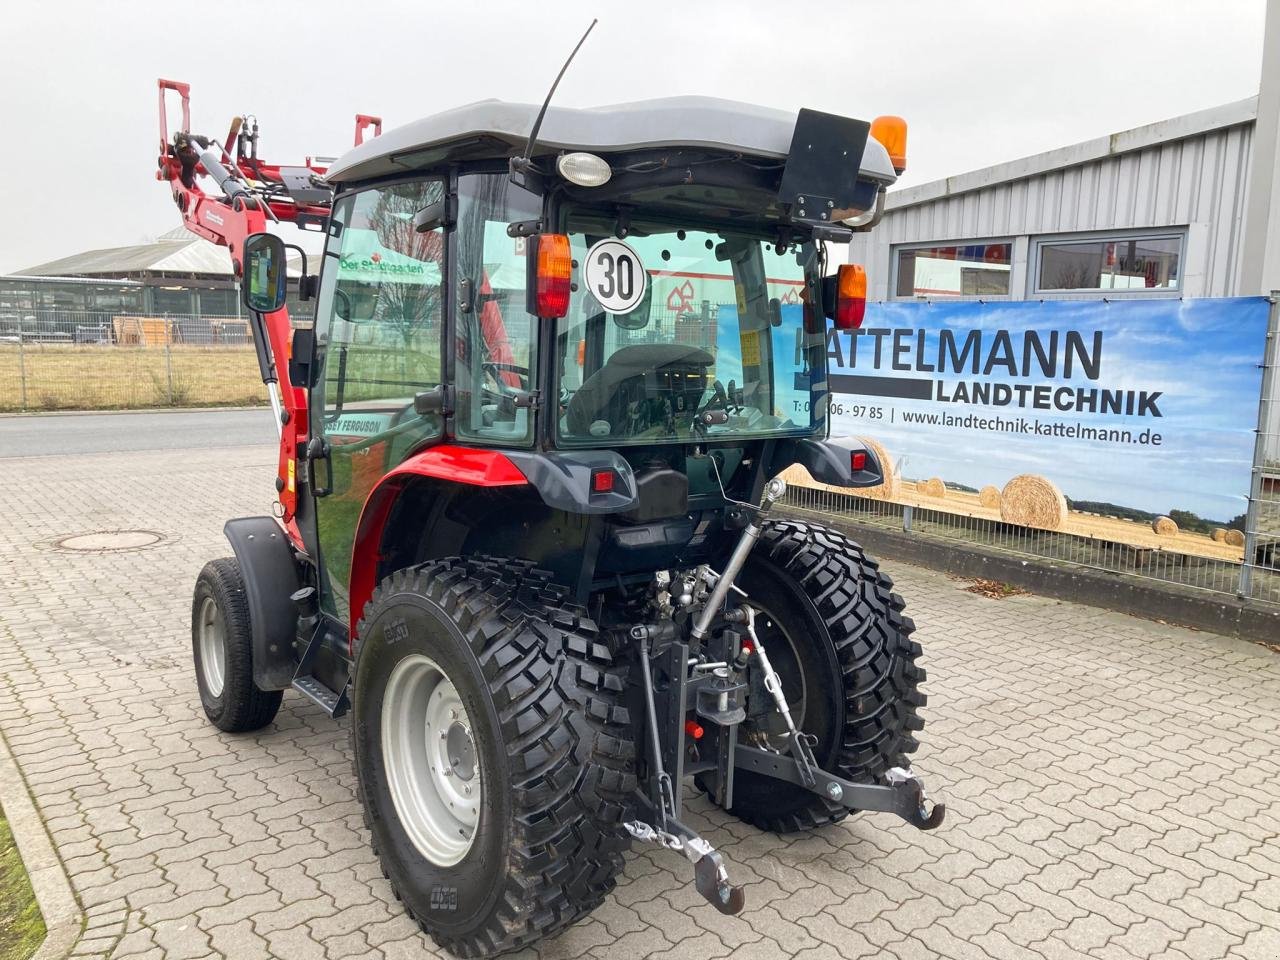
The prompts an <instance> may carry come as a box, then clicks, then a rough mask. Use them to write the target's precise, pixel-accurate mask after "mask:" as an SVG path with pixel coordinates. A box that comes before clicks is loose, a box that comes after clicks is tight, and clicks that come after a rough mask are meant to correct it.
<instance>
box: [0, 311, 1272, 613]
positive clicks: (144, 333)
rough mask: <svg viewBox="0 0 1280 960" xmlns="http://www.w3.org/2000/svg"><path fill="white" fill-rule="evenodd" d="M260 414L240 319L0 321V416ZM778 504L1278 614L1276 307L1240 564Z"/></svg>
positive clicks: (821, 502) (929, 514) (809, 491)
mask: <svg viewBox="0 0 1280 960" xmlns="http://www.w3.org/2000/svg"><path fill="white" fill-rule="evenodd" d="M265 402H266V392H265V389H264V388H263V386H262V384H261V382H260V379H259V375H258V368H257V361H256V359H255V357H254V351H253V343H252V338H251V334H250V332H249V327H248V324H247V323H246V321H245V320H244V319H243V318H241V317H211V316H201V315H186V316H175V315H165V316H156V315H143V314H133V315H129V316H120V315H110V314H102V313H94V312H85V313H75V312H68V311H51V312H48V313H39V312H38V313H37V314H35V315H28V316H25V317H22V318H21V319H18V318H12V317H0V412H20V411H48V410H111V409H130V408H145V407H181V406H229V405H249V404H262V403H265ZM1188 469H1194V465H1188ZM788 502H789V504H790V506H791V507H792V508H793V509H795V510H797V511H800V512H803V513H810V514H816V515H826V516H832V515H834V516H836V517H840V518H844V519H847V520H851V521H854V522H856V523H862V524H868V525H871V526H877V527H882V528H893V529H900V530H903V531H906V532H908V533H911V534H913V535H917V536H922V537H937V538H943V539H945V540H949V541H953V542H954V541H959V542H962V543H967V544H971V545H973V546H977V547H985V548H994V549H998V550H1002V551H1006V552H1010V553H1014V554H1017V555H1020V556H1027V557H1035V558H1040V559H1045V560H1051V561H1054V562H1058V563H1070V564H1077V565H1080V566H1086V567H1092V568H1095V569H1100V570H1109V571H1114V572H1117V573H1123V574H1127V575H1130V576H1138V577H1145V578H1148V579H1152V580H1159V581H1163V582H1167V583H1176V584H1180V585H1182V586H1186V587H1190V588H1194V589H1199V590H1208V591H1213V592H1218V593H1228V594H1234V595H1237V596H1240V597H1246V598H1250V599H1254V600H1260V601H1265V602H1269V603H1280V307H1278V306H1277V305H1275V304H1273V306H1272V309H1271V317H1270V324H1269V328H1268V336H1267V344H1266V350H1265V360H1264V363H1263V378H1262V395H1261V397H1260V402H1259V406H1258V422H1257V440H1256V445H1255V454H1254V468H1253V476H1252V482H1251V488H1250V491H1249V504H1248V509H1247V512H1246V515H1245V516H1246V520H1245V531H1244V533H1245V543H1244V545H1243V548H1242V551H1241V554H1242V558H1241V559H1238V560H1237V559H1222V558H1215V557H1211V556H1198V555H1195V554H1191V553H1181V552H1176V551H1173V550H1169V549H1165V548H1161V547H1147V546H1139V545H1133V544H1126V543H1123V542H1117V541H1112V540H1107V539H1101V538H1098V537H1089V536H1081V535H1076V534H1070V533H1063V532H1059V531H1048V530H1036V529H1030V528H1027V527H1019V526H1014V525H1012V524H1007V523H1002V522H1000V521H997V520H991V519H987V518H984V517H978V516H966V515H964V514H963V513H958V512H954V511H950V510H946V509H942V508H940V507H939V508H933V507H925V506H919V505H916V506H912V505H910V504H901V503H891V502H886V501H882V500H871V499H867V498H863V497H857V496H850V495H849V494H847V493H843V492H836V491H830V490H823V489H817V488H812V487H799V486H796V485H794V484H793V485H792V488H791V492H790V493H789V495H788Z"/></svg>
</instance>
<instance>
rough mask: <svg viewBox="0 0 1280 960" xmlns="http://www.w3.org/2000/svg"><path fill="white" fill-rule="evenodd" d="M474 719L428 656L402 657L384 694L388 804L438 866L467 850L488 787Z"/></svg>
mask: <svg viewBox="0 0 1280 960" xmlns="http://www.w3.org/2000/svg"><path fill="white" fill-rule="evenodd" d="M471 730H472V726H471V718H470V717H469V716H468V715H467V711H466V708H465V707H464V706H463V705H462V699H461V698H460V697H459V696H458V690H457V688H456V687H455V686H454V685H453V681H452V680H450V679H449V677H448V675H447V674H446V673H445V672H444V671H443V670H442V669H440V666H439V665H438V664H437V663H436V662H435V661H434V660H432V659H431V658H430V657H427V656H423V655H422V654H420V653H415V654H411V655H410V656H408V657H405V658H404V659H403V660H401V661H400V662H399V663H398V664H396V667H395V669H394V670H392V671H391V677H390V679H388V681H387V687H386V690H385V691H384V692H383V695H382V762H383V767H384V769H385V772H386V776H387V786H388V788H389V790H390V793H391V802H392V804H393V805H394V806H395V808H396V815H397V816H398V817H399V818H400V824H401V826H403V827H404V830H405V833H407V834H408V835H409V839H410V840H411V841H413V845H414V846H415V847H416V848H417V850H418V852H419V853H420V854H422V856H423V857H425V858H426V859H427V860H428V861H430V862H431V863H433V864H435V865H436V866H438V867H450V866H453V865H454V864H455V863H457V862H458V861H459V860H461V859H462V858H463V857H465V856H466V855H467V851H468V850H470V849H471V843H472V841H473V840H474V839H475V833H476V824H477V823H478V822H479V819H480V804H481V802H482V800H483V797H484V790H483V787H482V783H481V778H480V765H479V762H478V758H477V757H476V751H475V744H474V741H473V739H472V733H471Z"/></svg>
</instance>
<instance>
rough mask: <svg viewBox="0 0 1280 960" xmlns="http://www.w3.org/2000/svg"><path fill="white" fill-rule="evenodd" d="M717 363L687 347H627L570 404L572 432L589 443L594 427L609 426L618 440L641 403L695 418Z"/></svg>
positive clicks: (699, 350) (568, 413)
mask: <svg viewBox="0 0 1280 960" xmlns="http://www.w3.org/2000/svg"><path fill="white" fill-rule="evenodd" d="M715 362H716V361H715V357H713V356H712V355H711V354H709V353H708V352H707V351H706V350H703V349H702V348H701V347H695V346H692V345H690V344H684V343H637V344H632V345H631V346H626V347H622V348H621V349H619V350H617V351H615V352H614V353H613V355H612V356H611V357H609V359H608V361H607V362H606V363H605V365H604V366H603V367H601V368H600V369H599V370H597V371H596V372H595V373H593V374H592V375H591V376H589V377H588V378H587V379H586V380H585V381H584V382H583V384H582V386H581V387H579V388H578V391H577V392H576V393H575V394H574V395H573V397H572V398H571V399H570V400H569V405H568V408H567V409H566V410H565V420H566V426H567V427H568V428H569V432H570V433H572V434H574V435H576V436H579V437H586V436H589V435H590V429H591V424H592V423H593V422H595V421H596V420H605V421H607V422H608V423H609V424H610V427H611V429H612V431H613V433H612V435H613V436H618V434H617V432H616V431H617V429H618V428H619V427H620V426H621V425H622V424H624V423H626V422H627V421H628V415H629V411H628V406H629V404H631V403H633V402H636V401H639V400H670V401H671V404H672V407H673V409H674V410H675V411H676V412H677V413H680V414H681V415H683V413H685V412H686V411H687V413H688V415H689V417H690V418H692V417H693V415H694V413H695V412H697V406H698V402H699V400H700V399H701V397H702V394H703V392H704V391H705V390H706V387H707V379H708V373H707V371H708V368H709V367H711V366H712V365H713V364H714V363H715Z"/></svg>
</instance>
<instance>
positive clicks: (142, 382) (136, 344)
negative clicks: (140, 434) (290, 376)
mask: <svg viewBox="0 0 1280 960" xmlns="http://www.w3.org/2000/svg"><path fill="white" fill-rule="evenodd" d="M266 399H267V396H266V390H265V388H264V387H263V386H262V382H261V378H260V376H259V373H258V364H257V359H256V358H255V355H254V350H253V339H252V335H251V334H250V332H249V325H248V322H247V321H246V320H245V319H244V318H243V317H211V316H200V315H188V316H174V315H164V316H156V315H146V314H133V315H129V316H118V315H107V314H102V313H96V312H92V311H85V312H74V311H65V310H58V311H37V312H36V313H35V314H33V315H28V316H24V317H22V318H21V319H18V318H0V412H4V413H14V412H19V413H21V412H40V411H54V410H125V409H138V408H146V407H196V406H240V405H250V404H261V403H266Z"/></svg>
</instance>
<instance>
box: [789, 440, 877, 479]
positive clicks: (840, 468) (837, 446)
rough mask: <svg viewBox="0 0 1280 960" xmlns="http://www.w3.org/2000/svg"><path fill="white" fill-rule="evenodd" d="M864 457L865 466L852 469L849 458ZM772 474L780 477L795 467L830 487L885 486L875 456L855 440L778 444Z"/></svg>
mask: <svg viewBox="0 0 1280 960" xmlns="http://www.w3.org/2000/svg"><path fill="white" fill-rule="evenodd" d="M854 453H865V454H866V457H867V462H866V465H865V466H864V467H863V468H862V469H861V470H854V469H853V462H852V460H851V456H852V455H853V454H854ZM773 463H774V470H773V472H774V473H775V474H776V473H779V472H781V471H782V470H783V469H785V468H786V467H788V466H790V465H791V464H793V463H798V464H800V465H801V466H802V467H804V468H805V469H806V470H808V471H809V475H810V476H811V477H813V479H815V480H817V481H818V482H819V483H829V484H831V486H833V487H874V486H876V485H877V484H879V483H883V482H884V467H883V466H882V465H881V463H880V461H879V460H878V459H877V458H876V455H875V453H874V452H873V451H872V450H871V449H870V448H868V447H867V446H866V444H864V443H863V442H862V441H861V440H859V439H858V438H857V437H840V438H838V439H835V440H811V439H808V438H800V439H796V440H787V441H784V442H783V443H780V444H778V449H777V453H776V455H775V457H774V462H773Z"/></svg>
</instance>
